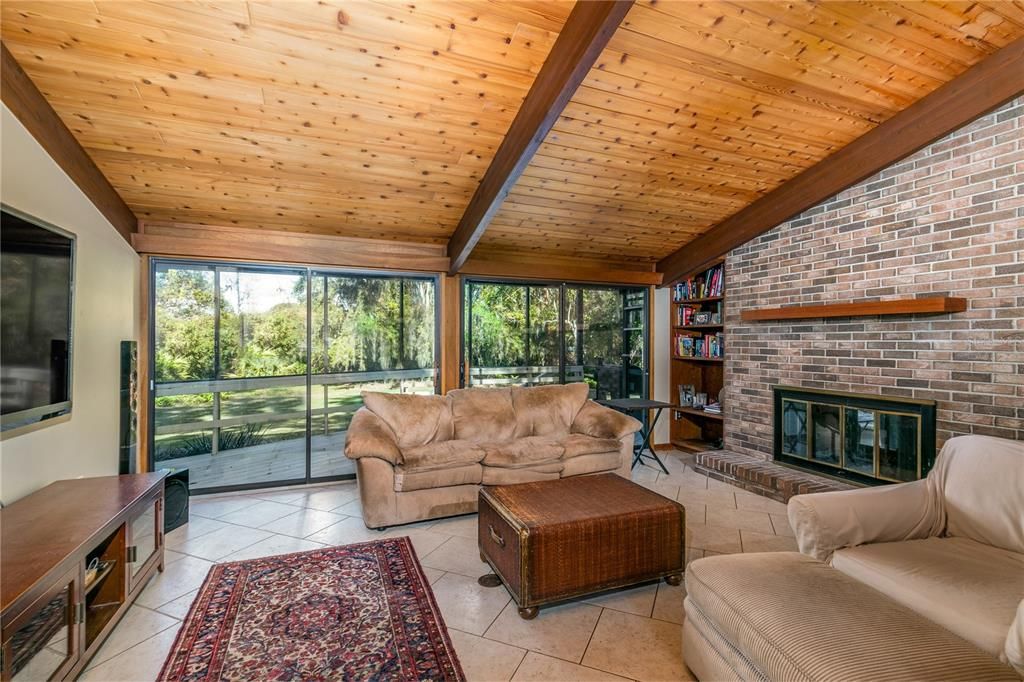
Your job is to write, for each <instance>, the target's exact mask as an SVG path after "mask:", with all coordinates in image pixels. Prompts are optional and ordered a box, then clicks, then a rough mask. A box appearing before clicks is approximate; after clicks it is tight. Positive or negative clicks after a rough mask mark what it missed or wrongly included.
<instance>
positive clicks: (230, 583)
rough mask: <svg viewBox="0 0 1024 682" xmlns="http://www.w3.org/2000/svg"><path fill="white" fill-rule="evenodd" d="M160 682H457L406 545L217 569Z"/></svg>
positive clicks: (390, 543)
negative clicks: (229, 681)
mask: <svg viewBox="0 0 1024 682" xmlns="http://www.w3.org/2000/svg"><path fill="white" fill-rule="evenodd" d="M159 679H160V680H166V681H168V682H170V681H173V682H199V681H203V682H212V681H213V680H275V681H278V680H280V681H283V680H296V681H297V680H403V681H404V680H438V681H442V680H445V681H447V680H464V679H465V677H464V675H463V673H462V669H461V668H460V667H459V661H458V658H457V657H456V655H455V650H454V649H453V648H452V643H451V640H450V639H449V638H448V631H447V630H446V628H445V625H444V621H443V619H442V618H441V613H440V611H439V610H438V608H437V603H436V602H435V601H434V595H433V593H432V592H431V591H430V586H429V583H428V582H427V580H426V578H425V577H424V575H423V570H422V569H421V568H420V564H419V561H418V560H417V559H416V554H415V553H414V551H413V549H412V545H411V544H410V542H409V538H406V537H400V538H393V539H391V538H389V539H386V540H377V541H374V542H365V543H360V544H355V545H345V546H342V547H330V548H327V549H318V550H313V551H310V552H299V553H296V554H284V555H279V556H272V557H266V558H263V559H253V560H250V561H236V562H233V563H226V564H218V565H216V566H214V567H213V568H212V569H210V574H209V575H208V576H207V578H206V582H205V583H203V586H202V588H201V589H200V590H199V595H198V596H197V597H196V600H195V602H193V604H192V608H191V610H190V611H189V614H188V617H187V618H186V619H185V622H184V623H183V625H182V627H181V630H180V631H179V632H178V637H177V639H176V640H175V642H174V646H173V647H172V648H171V652H170V654H168V656H167V660H166V661H165V662H164V666H163V670H161V672H160V677H159Z"/></svg>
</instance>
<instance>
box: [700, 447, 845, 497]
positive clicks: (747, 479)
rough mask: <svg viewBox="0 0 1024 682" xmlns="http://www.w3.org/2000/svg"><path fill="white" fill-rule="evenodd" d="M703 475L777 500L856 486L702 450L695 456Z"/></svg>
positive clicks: (747, 458)
mask: <svg viewBox="0 0 1024 682" xmlns="http://www.w3.org/2000/svg"><path fill="white" fill-rule="evenodd" d="M694 467H695V468H696V469H697V471H699V472H701V473H702V474H707V475H708V476H710V477H711V478H714V479H717V480H719V481H725V482H726V483H731V484H732V485H735V486H737V487H740V488H743V489H744V490H748V491H750V492H752V493H757V494H758V495H764V496H765V497H770V498H771V499H773V500H778V501H779V502H788V501H789V498H791V497H792V496H793V495H802V494H804V493H824V492H830V491H833V490H851V489H852V488H854V487H855V486H853V485H849V484H847V483H842V482H840V481H835V480H832V479H830V478H824V477H822V476H815V475H814V474H809V473H804V472H802V471H797V470H796V469H793V468H790V467H787V466H783V465H781V464H776V463H775V462H770V461H765V460H763V459H758V458H756V457H751V456H749V455H741V454H738V453H735V452H726V451H716V452H704V453H701V454H699V455H697V456H696V457H695V458H694Z"/></svg>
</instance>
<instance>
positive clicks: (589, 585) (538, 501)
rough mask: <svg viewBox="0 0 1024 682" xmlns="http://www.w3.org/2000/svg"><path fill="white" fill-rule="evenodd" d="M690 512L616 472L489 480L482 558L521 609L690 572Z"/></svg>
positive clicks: (490, 579)
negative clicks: (686, 555)
mask: <svg viewBox="0 0 1024 682" xmlns="http://www.w3.org/2000/svg"><path fill="white" fill-rule="evenodd" d="M685 513H686V512H685V510H684V509H683V506H682V505H681V504H679V503H678V502H676V501H675V500H670V499H668V498H666V497H662V496H661V495H659V494H657V493H655V492H652V491H650V490H648V489H647V488H644V487H642V486H639V485H637V484H635V483H633V482H632V481H628V480H626V479H624V478H622V477H621V476H618V475H616V474H600V475H596V476H577V477H574V478H563V479H558V480H554V481H538V482H536V483H520V484H517V485H500V486H485V487H483V488H481V490H480V519H479V543H480V558H481V559H483V560H484V561H486V562H487V563H488V564H489V565H490V566H491V569H492V570H493V571H494V573H493V574H489V575H485V576H483V577H481V578H480V584H481V585H484V586H487V587H497V586H499V585H501V584H502V583H504V585H505V587H506V588H508V590H509V592H511V593H512V596H513V598H514V599H515V600H516V604H517V605H518V606H519V615H520V616H522V617H523V618H525V619H527V620H529V619H531V618H534V617H536V615H537V612H538V609H539V607H541V606H542V605H544V604H550V603H553V602H559V601H563V600H566V599H572V598H574V597H580V596H582V595H586V594H592V593H594V592H601V591H603V590H610V589H613V588H616V587H624V586H626V585H633V584H636V583H641V582H646V581H649V580H657V579H660V578H664V579H665V581H666V582H668V583H669V584H670V585H678V584H679V582H680V581H681V579H682V575H683V543H684V528H685V527H686V523H685V516H684V514H685Z"/></svg>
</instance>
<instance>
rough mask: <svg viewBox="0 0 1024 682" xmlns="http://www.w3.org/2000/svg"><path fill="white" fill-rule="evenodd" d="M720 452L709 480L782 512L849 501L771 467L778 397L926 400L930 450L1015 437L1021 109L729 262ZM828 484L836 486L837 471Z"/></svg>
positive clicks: (1021, 418)
mask: <svg viewBox="0 0 1024 682" xmlns="http://www.w3.org/2000/svg"><path fill="white" fill-rule="evenodd" d="M726 277H727V280H728V282H729V306H728V308H727V317H726V349H727V350H726V362H725V385H726V387H727V388H726V394H725V400H724V404H723V407H724V411H725V428H724V443H725V448H724V450H723V451H722V452H720V453H706V454H703V455H699V456H698V466H699V467H700V468H701V469H702V470H704V471H706V472H707V473H708V474H709V475H711V476H714V477H716V478H720V479H723V480H728V481H731V482H733V483H735V484H737V485H740V486H741V487H744V488H747V489H748V490H752V491H754V492H758V493H761V494H764V495H767V496H770V497H774V498H776V499H780V500H783V501H785V500H786V499H788V497H789V496H791V495H793V494H796V493H801V492H815V491H819V490H828V489H835V488H837V487H838V488H843V487H848V485H849V484H843V483H838V484H837V483H835V479H833V478H822V477H817V476H813V475H807V474H804V473H801V472H799V471H796V470H793V469H791V468H788V467H783V466H780V465H779V464H777V463H775V461H774V456H775V448H776V444H775V428H774V427H775V421H774V401H775V390H774V389H775V387H777V386H792V387H797V388H800V389H808V390H812V391H836V392H840V393H847V394H858V395H862V396H868V397H870V396H875V397H877V398H891V399H897V400H900V399H907V400H911V401H915V400H916V401H931V402H933V403H934V410H935V427H936V429H935V447H936V451H937V450H938V449H939V448H941V447H942V444H943V443H944V442H945V441H946V440H948V439H949V438H951V437H953V436H956V435H960V434H968V433H974V434H985V435H992V436H999V437H1003V438H1010V439H1017V440H1021V439H1024V98H1018V99H1017V100H1015V101H1013V102H1010V103H1008V104H1006V105H1005V106H1003V107H1001V108H1000V109H997V110H996V111H993V112H992V113H990V114H988V115H986V116H983V117H981V118H979V119H978V120H976V121H974V122H973V123H971V124H969V125H967V126H965V127H964V128H962V129H960V130H958V131H956V132H955V133H952V134H951V135H949V136H947V137H946V138H944V139H942V140H940V141H938V142H936V143H935V144H932V145H930V146H928V147H926V148H924V149H922V150H921V151H919V152H917V153H916V154H914V155H913V156H911V157H909V158H907V159H905V160H903V161H902V162H900V163H898V164H896V165H894V166H891V167H890V168H888V169H886V170H885V171H882V172H881V173H878V174H877V175H875V176H873V177H871V178H868V179H867V180H865V181H864V182H862V183H860V184H858V185H856V186H854V187H851V188H850V189H848V190H846V191H844V192H842V193H840V194H838V195H836V196H834V197H832V198H831V199H829V200H827V201H825V202H823V203H822V204H819V205H818V206H816V207H814V208H812V209H809V210H807V211H805V212H804V213H803V214H801V215H799V216H797V217H796V218H794V219H793V220H790V221H789V222H786V223H783V224H782V225H779V226H778V227H776V228H774V229H772V230H771V231H769V232H767V233H765V234H763V235H762V236H760V237H759V238H757V239H755V240H753V241H751V242H748V243H747V244H744V245H743V246H741V247H739V248H737V249H734V250H733V251H732V252H730V253H729V254H728V256H727V259H726ZM929 295H931V296H938V295H946V296H955V297H964V298H966V299H967V300H968V307H967V310H966V312H961V313H952V314H940V315H928V316H916V315H900V316H891V317H878V316H875V317H850V318H833V319H820V318H819V319H809V320H790V321H770V322H744V321H743V320H741V319H740V314H741V312H742V311H743V310H748V309H757V308H771V307H778V306H788V305H813V304H821V303H843V302H854V301H864V300H872V299H873V300H884V299H890V298H905V297H920V296H929ZM833 473H834V472H833Z"/></svg>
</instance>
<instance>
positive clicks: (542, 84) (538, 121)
mask: <svg viewBox="0 0 1024 682" xmlns="http://www.w3.org/2000/svg"><path fill="white" fill-rule="evenodd" d="M632 6H633V0H578V2H577V3H576V4H575V6H573V8H572V12H571V13H570V14H569V18H568V19H566V21H565V25H564V26H563V27H562V30H561V31H560V32H559V34H558V38H557V39H556V40H555V44H554V45H553V46H552V47H551V52H550V53H549V54H548V56H547V59H545V60H544V64H543V66H541V68H540V71H539V72H538V73H537V78H536V80H534V82H533V85H532V86H531V88H530V92H529V93H527V95H526V98H525V99H524V100H523V104H522V106H521V107H520V108H519V111H518V113H517V114H516V117H515V119H514V120H513V121H512V125H511V126H510V127H509V129H508V132H507V133H506V134H505V139H504V140H502V142H501V145H500V146H499V147H498V151H497V152H496V153H495V155H494V159H493V160H492V161H491V165H490V166H489V167H488V168H487V172H486V173H484V177H483V179H482V180H481V181H480V184H479V185H478V186H477V188H476V192H475V193H474V194H473V198H472V199H470V201H469V204H468V205H467V206H466V211H465V213H463V215H462V219H461V220H459V224H458V226H457V227H456V228H455V232H454V233H453V234H452V236H451V238H450V239H449V240H448V257H449V259H450V261H451V263H450V265H449V273H450V274H453V275H454V274H455V273H457V272H459V270H460V268H462V266H463V265H464V264H465V262H466V259H467V258H469V254H470V253H471V252H472V251H473V248H474V247H475V246H476V244H477V242H478V241H480V237H482V236H483V234H484V231H485V230H486V229H487V225H488V223H490V221H491V219H492V218H494V215H495V214H496V213H497V212H498V209H499V208H500V207H501V204H502V202H503V201H504V200H505V197H506V195H508V192H509V190H510V189H512V186H513V185H514V184H515V183H516V180H518V179H519V176H520V175H521V174H522V172H523V171H524V170H525V169H526V166H527V165H528V164H529V163H530V159H532V158H533V155H534V153H535V152H536V151H537V148H538V147H540V145H541V143H542V142H543V141H544V138H545V137H546V136H547V134H548V132H549V131H550V130H551V127H552V126H553V125H554V124H555V122H556V121H557V120H558V117H559V116H560V115H561V113H562V110H563V109H565V106H566V105H567V104H568V103H569V100H570V99H571V98H572V96H573V94H574V93H575V92H576V89H577V88H578V87H579V86H580V83H582V82H583V79H584V78H586V76H587V73H588V72H589V71H590V67H591V66H593V64H594V62H595V61H597V58H598V56H599V55H600V54H601V51H602V50H603V49H604V47H605V45H607V44H608V41H609V40H610V39H611V37H612V34H613V33H615V30H616V29H617V28H618V26H619V23H620V22H621V21H622V19H623V18H624V17H625V16H626V13H627V12H629V9H630V7H632Z"/></svg>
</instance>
